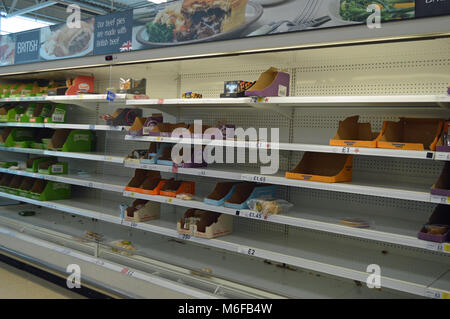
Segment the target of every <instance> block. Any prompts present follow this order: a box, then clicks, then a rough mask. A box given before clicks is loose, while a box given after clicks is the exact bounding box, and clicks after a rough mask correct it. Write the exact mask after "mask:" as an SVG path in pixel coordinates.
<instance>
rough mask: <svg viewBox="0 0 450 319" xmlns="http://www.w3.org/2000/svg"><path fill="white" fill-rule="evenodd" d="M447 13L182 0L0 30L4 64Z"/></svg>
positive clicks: (404, 3)
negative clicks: (16, 30) (19, 30)
mask: <svg viewBox="0 0 450 319" xmlns="http://www.w3.org/2000/svg"><path fill="white" fill-rule="evenodd" d="M448 14H450V0H439V1H438V0H415V1H414V0H383V1H375V0H177V1H170V2H167V3H162V4H154V5H148V6H146V7H142V8H139V9H135V10H133V11H131V10H130V11H124V12H117V13H113V14H110V15H105V16H96V17H95V18H92V19H89V20H85V21H81V23H80V24H79V25H78V26H77V27H74V26H73V25H70V26H69V25H68V24H60V25H55V26H50V27H46V28H43V29H38V30H33V31H29V32H23V33H19V34H16V35H10V36H3V37H1V38H0V66H1V65H10V64H14V63H27V62H36V61H47V60H56V59H67V58H74V57H83V56H89V55H106V54H113V53H121V52H127V51H131V50H146V49H151V48H164V47H171V46H179V45H185V44H195V43H201V42H210V41H219V40H230V39H238V38H248V37H254V36H270V35H272V34H280V33H290V32H301V31H307V30H314V29H320V28H336V27H343V26H344V27H345V26H350V25H355V24H365V23H367V22H368V21H377V20H379V21H381V24H383V23H385V22H391V21H401V20H405V19H414V18H419V17H429V16H437V15H448ZM376 16H378V17H379V19H376V18H375V17H376ZM268 39H269V38H268Z"/></svg>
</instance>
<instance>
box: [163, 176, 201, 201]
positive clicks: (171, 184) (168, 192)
mask: <svg viewBox="0 0 450 319" xmlns="http://www.w3.org/2000/svg"><path fill="white" fill-rule="evenodd" d="M159 194H160V195H161V196H168V197H176V196H177V195H178V194H191V195H195V183H194V182H184V181H175V180H173V179H171V180H168V181H167V182H166V184H165V185H164V186H163V187H162V188H161V190H160V191H159Z"/></svg>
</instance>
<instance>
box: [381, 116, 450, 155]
mask: <svg viewBox="0 0 450 319" xmlns="http://www.w3.org/2000/svg"><path fill="white" fill-rule="evenodd" d="M443 125H444V120H442V119H431V118H430V119H425V118H400V120H399V121H398V122H391V121H385V122H384V123H383V128H382V130H381V133H380V135H379V136H378V137H377V146H378V147H379V148H393V149H402V150H416V151H424V150H431V151H435V150H436V144H437V142H438V139H439V136H440V134H441V132H442V127H443Z"/></svg>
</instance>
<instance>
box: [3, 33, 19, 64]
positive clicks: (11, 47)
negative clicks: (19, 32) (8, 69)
mask: <svg viewBox="0 0 450 319" xmlns="http://www.w3.org/2000/svg"><path fill="white" fill-rule="evenodd" d="M15 52H16V40H15V37H14V34H7V35H2V36H0V66H4V65H11V64H14V54H15Z"/></svg>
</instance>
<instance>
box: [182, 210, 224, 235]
mask: <svg viewBox="0 0 450 319" xmlns="http://www.w3.org/2000/svg"><path fill="white" fill-rule="evenodd" d="M177 231H178V233H180V234H184V235H191V236H195V237H202V238H208V239H211V238H215V237H219V236H224V235H227V234H230V233H231V232H232V231H233V216H231V215H228V214H220V213H215V212H207V211H202V210H197V209H189V210H187V211H186V212H185V213H184V216H183V218H182V219H180V220H178V222H177Z"/></svg>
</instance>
